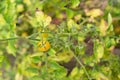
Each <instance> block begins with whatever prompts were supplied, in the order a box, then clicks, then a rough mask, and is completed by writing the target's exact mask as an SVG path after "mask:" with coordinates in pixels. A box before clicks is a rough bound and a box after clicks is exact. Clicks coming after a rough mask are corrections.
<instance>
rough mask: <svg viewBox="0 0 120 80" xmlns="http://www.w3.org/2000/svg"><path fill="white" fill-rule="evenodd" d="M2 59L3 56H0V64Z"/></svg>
mask: <svg viewBox="0 0 120 80" xmlns="http://www.w3.org/2000/svg"><path fill="white" fill-rule="evenodd" d="M3 59H4V56H3V55H0V63H1V62H2V61H3Z"/></svg>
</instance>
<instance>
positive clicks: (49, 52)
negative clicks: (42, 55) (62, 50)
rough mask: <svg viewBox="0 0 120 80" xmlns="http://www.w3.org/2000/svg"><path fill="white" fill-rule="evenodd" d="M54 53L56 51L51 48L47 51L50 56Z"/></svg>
mask: <svg viewBox="0 0 120 80" xmlns="http://www.w3.org/2000/svg"><path fill="white" fill-rule="evenodd" d="M55 53H56V51H55V50H54V49H52V48H51V49H50V50H49V51H48V54H49V55H50V56H55Z"/></svg>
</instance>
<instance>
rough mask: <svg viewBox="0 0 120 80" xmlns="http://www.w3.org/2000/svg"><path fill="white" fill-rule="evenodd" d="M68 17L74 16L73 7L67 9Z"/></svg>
mask: <svg viewBox="0 0 120 80" xmlns="http://www.w3.org/2000/svg"><path fill="white" fill-rule="evenodd" d="M66 14H67V18H68V19H70V18H72V17H73V16H74V11H72V10H71V9H66Z"/></svg>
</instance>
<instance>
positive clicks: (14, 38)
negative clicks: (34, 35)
mask: <svg viewBox="0 0 120 80" xmlns="http://www.w3.org/2000/svg"><path fill="white" fill-rule="evenodd" d="M15 39H19V37H16V38H7V39H0V41H8V40H15Z"/></svg>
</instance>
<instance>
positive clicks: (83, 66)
mask: <svg viewBox="0 0 120 80" xmlns="http://www.w3.org/2000/svg"><path fill="white" fill-rule="evenodd" d="M73 56H74V58H75V59H76V61H77V62H78V63H79V64H80V65H81V67H82V68H83V69H84V71H85V73H86V75H87V77H88V79H89V80H91V78H90V76H89V74H88V72H87V70H86V68H85V66H84V65H83V64H82V62H81V61H80V60H79V59H78V57H77V56H76V55H75V54H74V53H73Z"/></svg>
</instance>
